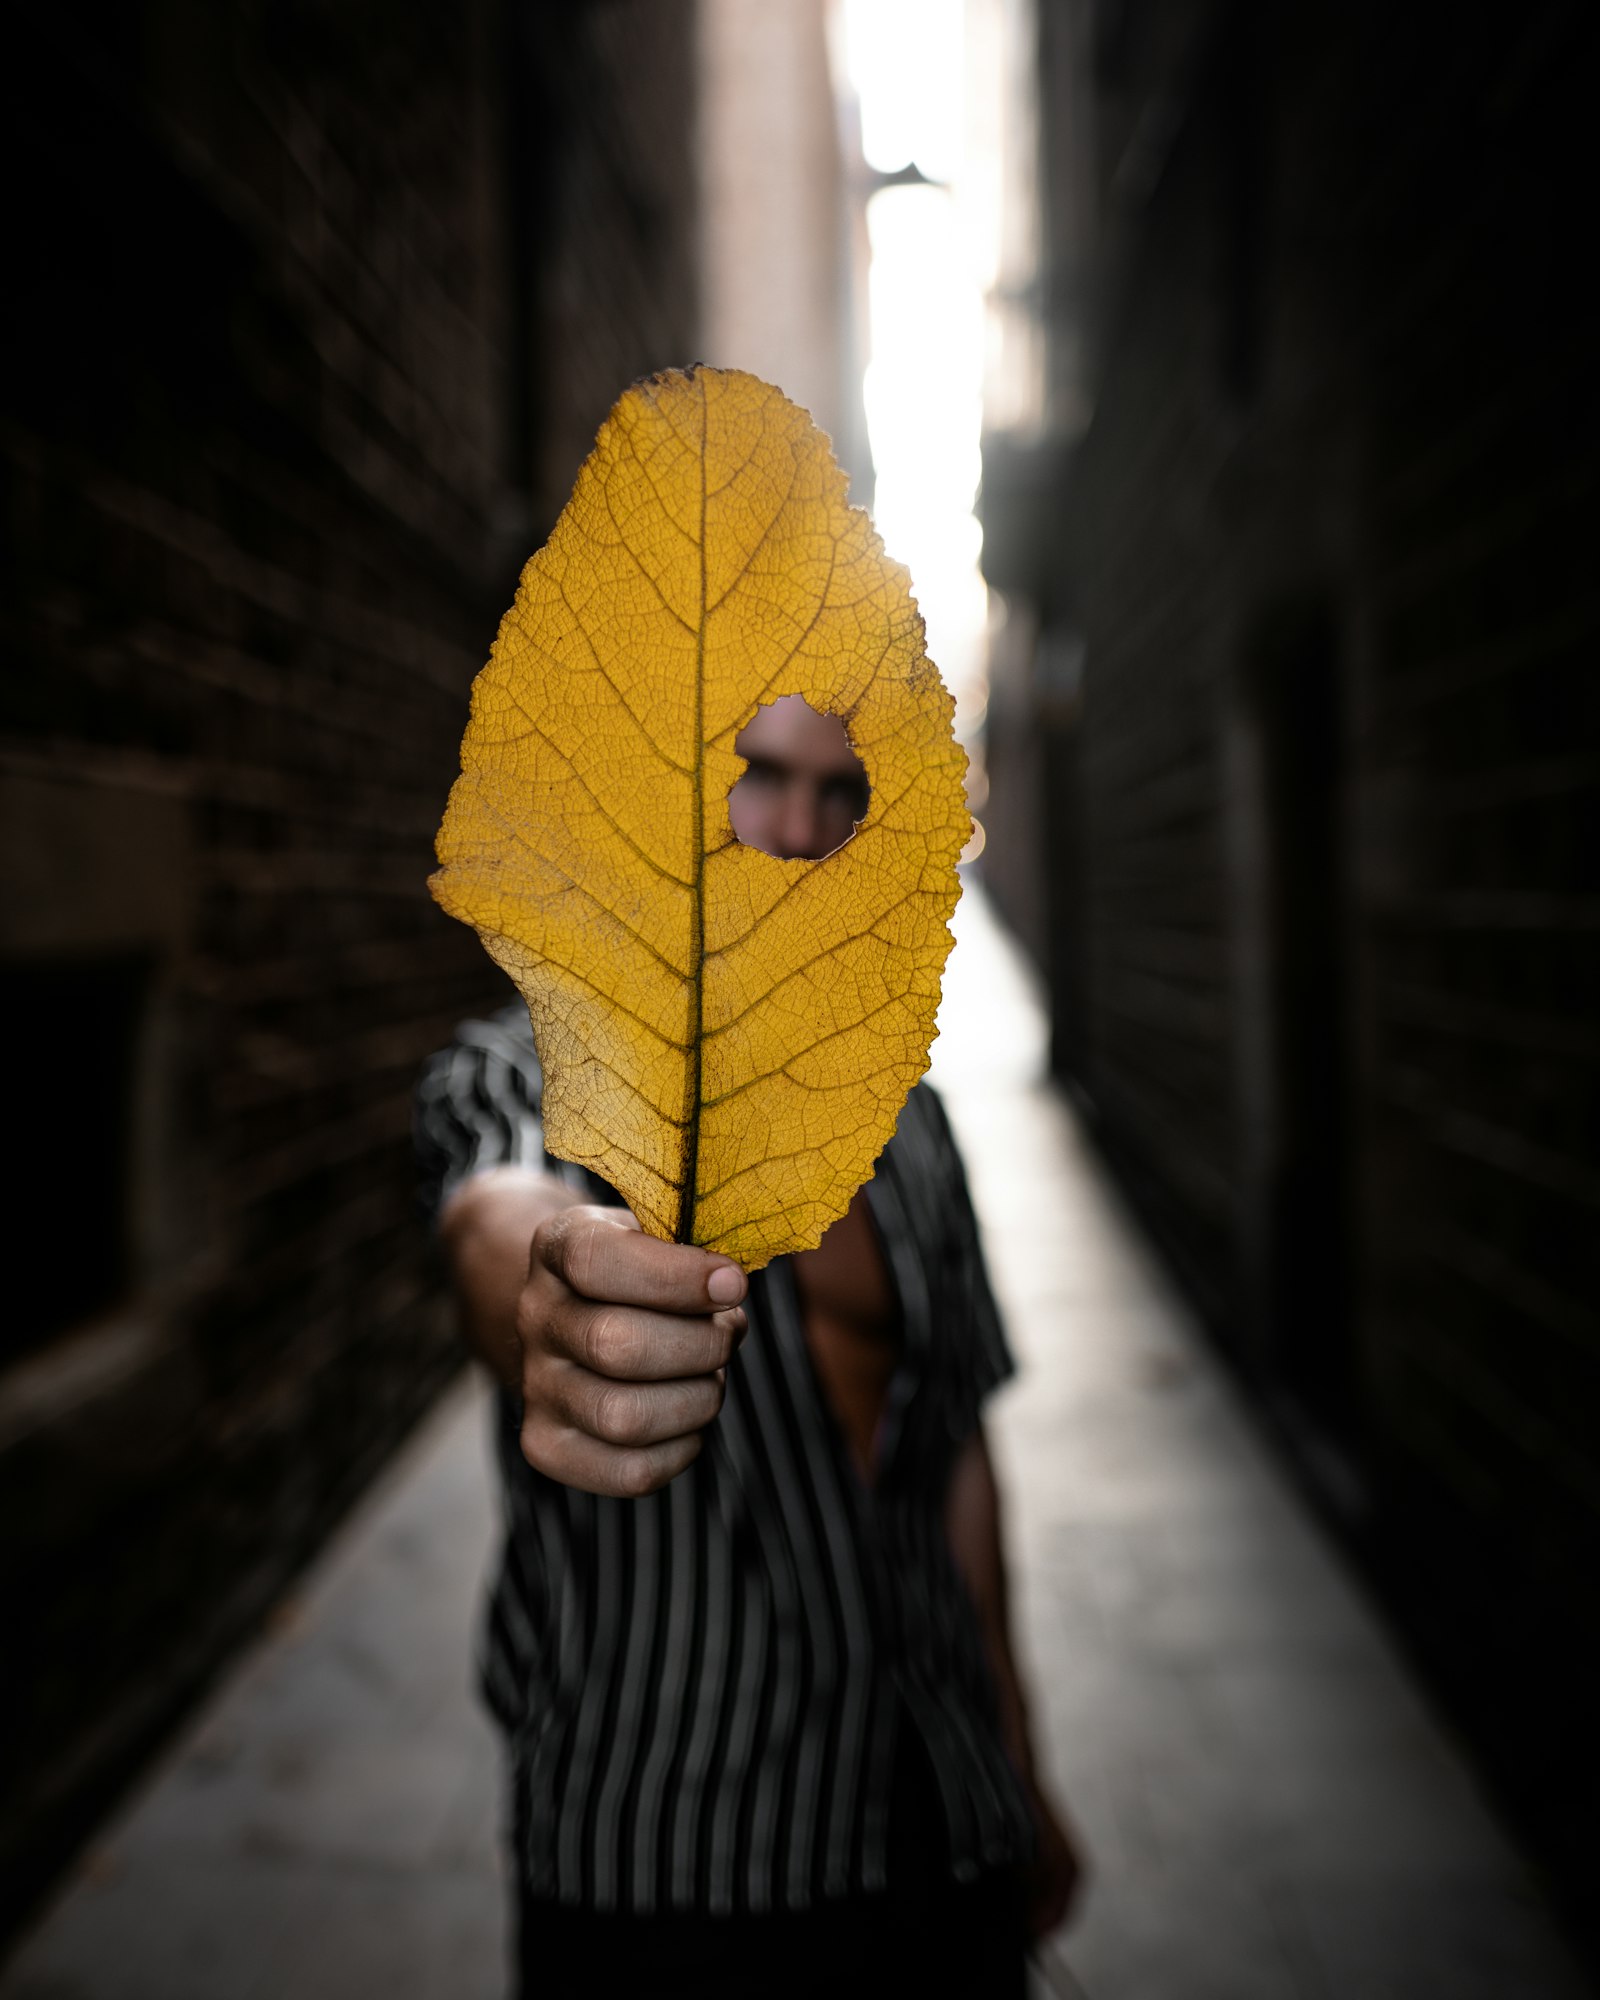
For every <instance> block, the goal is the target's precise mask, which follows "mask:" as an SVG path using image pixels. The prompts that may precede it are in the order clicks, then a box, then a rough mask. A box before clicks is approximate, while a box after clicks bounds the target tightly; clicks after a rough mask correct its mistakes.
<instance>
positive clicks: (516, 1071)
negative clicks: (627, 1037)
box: [412, 1000, 593, 1222]
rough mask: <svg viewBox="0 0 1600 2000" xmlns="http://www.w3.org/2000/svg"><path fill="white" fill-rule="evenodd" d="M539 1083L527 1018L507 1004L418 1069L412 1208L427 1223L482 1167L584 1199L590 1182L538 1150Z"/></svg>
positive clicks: (466, 1025) (471, 1024)
mask: <svg viewBox="0 0 1600 2000" xmlns="http://www.w3.org/2000/svg"><path fill="white" fill-rule="evenodd" d="M543 1089H544V1079H543V1076H542V1075H541V1073H540V1069H539V1058H538V1056H537V1054H536V1053H535V1052H534V1046H533V1030H532V1028H531V1027H530V1026H529V1023H528V1011H527V1009H526V1008H525V1007H524V1006H523V1005H522V1003H521V1001H520V1000H516V1001H512V1002H511V1004H510V1005H509V1006H506V1007H502V1008H501V1009H500V1011H499V1012H498V1013H496V1014H491V1015H490V1016H489V1017H488V1018H487V1019H486V1020H482V1021H463V1022H462V1024H461V1026H460V1027H459V1028H458V1029H457V1030H456V1034H455V1039H454V1040H453V1041H452V1042H451V1043H450V1045H449V1047H448V1048H444V1049H440V1050H439V1052H438V1053H437V1054H436V1055H433V1056H430V1057H429V1058H428V1060H427V1062H425V1063H424V1064H423V1066H422V1073H421V1075H420V1076H419V1077H418V1079H417V1089H416V1096H415V1099H414V1106H413V1119H412V1131H413V1136H414V1139H415V1144H416V1158H417V1200H418V1205H419V1206H420V1208H421V1209H422V1212H423V1214H424V1215H425V1216H426V1217H427V1218H428V1220H429V1221H430V1222H433V1221H437V1219H438V1215H439V1211H440V1210H441V1209H442V1208H443V1206H444V1204H445V1202H446V1201H448V1200H449V1198H450V1196H451V1195H452V1194H454V1192H455V1191H456V1189H457V1188H458V1187H460V1185H461V1183H462V1182H463V1181H465V1180H468V1179H470V1178H471V1176H472V1175H473V1174H481V1173H482V1172H484V1170H485V1169H486V1168H489V1167H506V1166H510V1167H534V1168H539V1169H542V1170H543V1171H545V1172H549V1173H555V1174H558V1175H560V1177H561V1178H562V1179H563V1180H569V1181H572V1182H573V1184H574V1185H575V1186H578V1187H580V1188H582V1189H583V1190H584V1191H585V1192H586V1193H587V1192H590V1191H591V1187H592V1184H593V1183H592V1177H591V1176H590V1175H587V1174H585V1173H584V1172H583V1171H582V1169H581V1168H578V1167H574V1166H570V1165H568V1164H567V1163H566V1162H565V1161H561V1160H554V1159H552V1158H551V1157H550V1156H549V1154H547V1153H546V1152H545V1149H544V1124H543V1121H542V1119H541V1118H540V1115H539V1108H540V1102H541V1099H542V1096H543Z"/></svg>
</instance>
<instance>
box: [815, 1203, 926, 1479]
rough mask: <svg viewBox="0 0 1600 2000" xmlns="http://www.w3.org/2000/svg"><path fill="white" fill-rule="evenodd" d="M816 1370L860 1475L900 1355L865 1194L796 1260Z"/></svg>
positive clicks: (894, 1311) (865, 1472)
mask: <svg viewBox="0 0 1600 2000" xmlns="http://www.w3.org/2000/svg"><path fill="white" fill-rule="evenodd" d="M794 1278H795V1288H796V1290H797V1292H798V1293H799V1297H800V1310H801V1314H802V1317H803V1319H804V1323H805V1334H806V1347H807V1350H808V1352H809V1353H810V1356H811V1364H812V1367H813V1368H814V1370H815V1371H816V1375H817V1380H818V1382H819V1383H820V1385H821V1387H822V1392H823V1395H824V1396H825V1397H826V1399H827V1401H828V1404H829V1407H830V1408H831V1409H832V1411H833V1414H834V1417H835V1419H836V1420H837V1422H838V1424H839V1428H840V1430H841V1431H842V1432H843V1434H844V1438H845V1442H846V1443H847V1445H848V1446H849V1448H850V1451H851V1455H852V1456H853V1457H854V1459H855V1461H856V1464H857V1466H858V1468H859V1469H860V1472H861V1475H862V1477H863V1478H864V1479H867V1480H869V1481H870V1479H871V1477H872V1469H873V1446H874V1442H875V1440H876V1437H877V1431H878V1426H879V1423H880V1422H881V1421H882V1417H883V1409H884V1403H885V1400H886V1398H887V1396H888V1391H889V1382H890V1379H891V1377H892V1376H893V1374H894V1369H895V1363H896V1361H897V1360H898V1359H899V1355H900V1315H899V1305H898V1301H897V1300H896V1298H895V1292H894V1286H893V1283H892V1282H891V1279H890V1276H889V1267H888V1264H887V1262H886V1260H885V1258H884V1254H883V1248H882V1245H881V1244H880V1243H879V1241H878V1233H877V1230H876V1229H875V1228H874V1227H873V1222H872V1214H871V1211H870V1209H869V1208H868V1206H867V1198H866V1195H865V1193H864V1192H861V1191H859V1190H858V1191H857V1193H856V1196H855V1199H854V1200H853V1201H852V1202H851V1204H850V1207H849V1209H848V1210H847V1211H846V1212H845V1214H844V1215H843V1216H841V1217H840V1219H839V1221H837V1222H836V1223H835V1224H834V1225H833V1227H832V1228H831V1229H830V1230H829V1231H828V1233H827V1235H826V1236H824V1237H823V1239H822V1241H821V1243H819V1244H818V1246H817V1247H816V1249H815V1250H806V1251H802V1252H800V1254H799V1255H797V1256H796V1257H795V1258H794Z"/></svg>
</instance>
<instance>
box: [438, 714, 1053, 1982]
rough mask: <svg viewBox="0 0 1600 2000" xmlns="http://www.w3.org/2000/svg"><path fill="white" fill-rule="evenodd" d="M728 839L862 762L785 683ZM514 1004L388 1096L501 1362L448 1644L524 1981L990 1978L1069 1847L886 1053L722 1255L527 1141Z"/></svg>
mask: <svg viewBox="0 0 1600 2000" xmlns="http://www.w3.org/2000/svg"><path fill="white" fill-rule="evenodd" d="M737 747H738V749H739V750H740V752H741V754H743V755H744V756H745V758H746V759H747V766H746V770H745V772H744V774H743V775H742V776H741V778H740V780H739V781H738V783H737V784H736V785H735V787H734V789H733V791H732V793H731V794H730V799H729V807H730V814H731V817H732V820H733V826H734V831H735V833H736V834H737V835H738V837H739V838H740V839H742V840H743V841H745V842H746V843H747V844H749V845H752V846H757V847H763V848H765V849H767V851H768V852H772V853H777V854H780V855H786V856H791V857H794V856H800V857H805V858H809V859H820V858H822V857H824V856H825V855H827V854H828V853H831V852H832V851H833V850H834V849H835V848H836V847H838V846H840V845H841V844H842V843H843V841H845V840H846V839H848V838H849V837H850V835H851V833H852V832H853V831H854V827H855V823H856V822H857V821H858V820H859V819H860V818H861V817H863V816H864V813H865V811H866V805H867V792H866V778H865V773H864V772H863V770H862V767H861V765H860V763H859V761H858V760H857V759H856V757H855V753H854V751H853V750H852V749H851V748H850V744H849V740H848V738H847V736H846V735H845V732H844V729H843V727H842V725H841V724H840V723H839V722H838V721H837V719H836V718H834V717H828V716H819V715H818V714H816V713H815V712H814V711H813V710H811V709H810V708H809V707H807V705H806V704H805V703H804V702H803V701H802V700H801V699H800V698H799V697H798V696H795V697H789V698H787V699H786V700H782V701H778V702H775V703H773V704H772V705H771V706H769V707H767V708H764V709H763V710H761V711H760V712H759V713H758V714H757V716H756V717H755V718H754V720H753V721H752V722H751V723H750V724H749V725H748V726H747V727H746V728H745V729H744V730H743V731H742V732H741V734H740V737H739V740H738V744H737ZM538 1100H539V1072H538V1064H537V1058H536V1056H535V1054H534V1049H533V1043H532V1036H531V1032H530V1030H529V1028H528V1024H527V1015H526V1010H525V1009H523V1008H522V1007H521V1006H520V1004H518V1005H514V1006H512V1007H510V1008H507V1009H506V1010H505V1011H504V1012H503V1013H502V1014H500V1015H498V1016H496V1017H494V1019H492V1020H490V1021H487V1022H477V1023H468V1024H466V1025H465V1026H464V1027H463V1029H462V1030H461V1031H460V1032H459V1034H458V1036H457V1039H456V1042H455V1043H454V1045H453V1046H452V1047H451V1048H450V1049H449V1050H446V1051H444V1052H442V1053H441V1054H440V1055H439V1056H437V1057H435V1058H434V1059H433V1061H432V1063H431V1064H430V1065H429V1066H428V1069H427V1070H426V1071H425V1073H424V1077H423V1080H422V1083H421V1085H420V1087H419V1097H418V1133H419V1142H420V1145H421V1150H422V1155H423V1164H424V1169H425V1173H426V1175H427V1177H428V1179H429V1182H430V1184H431V1188H432V1199H433V1201H434V1203H435V1205H436V1209H437V1215H438V1228H439V1235H440V1239H441V1242H442V1244H443V1247H444V1251H445V1254H446V1257H447V1261H448V1264H449V1268H450V1271H451V1273H452V1277H453V1281H454V1285H455V1289H456V1292H457V1295H458V1298H459V1302H460V1306H461V1311H462V1317H463V1323H464V1327H465V1331H466V1334H467V1337H468V1339H469V1341H470V1343H471V1345H472V1346H473V1347H474V1348H475V1350H476V1352H477V1353H478V1354H479V1356H480V1357H481V1358H482V1359H483V1360H484V1361H485V1362H486V1363H487V1364H488V1366H489V1367H490V1369H491V1370H492V1371H493V1372H494V1374H495V1376H496V1378H497V1380H498V1381H499V1383H500V1385H501V1387H500V1394H499V1398H498V1403H497V1420H496V1438H497V1445H498V1459H499V1464H500V1470H501V1475H502V1479H503V1484H504V1493H505V1503H506V1515H507V1535H506V1542H505V1550H504V1558H503V1562H502V1566H501V1569H500V1572H499V1576H498V1580H497V1583H496V1585H495V1587H494V1590H493V1592H492V1595H491V1600H490V1608H489V1618H488V1626H487V1633H486V1641H485V1647H484V1654H483V1663H482V1674H483V1682H484V1687H485V1691H486V1694H487V1698H488V1701H489V1704H490V1706H491V1708H492V1710H493V1712H494V1714H495V1715H496V1717H497V1718H498V1720H499V1722H500V1723H501V1725H502V1726H503V1728H504V1729H505V1731H506V1735H507V1740H508V1745H509V1752H510V1767H511V1789H512V1815H511V1831H512V1841H513V1867H514V1871H515V1877H516V1882H517V1892H518V1917H519V1936H520V1945H519V1952H518V1964H519V1972H520V1979H521V1988H520V1990H521V1992H522V1993H523V1994H524V1995H525V1996H532V1995H536V1994H537V1995H540V1996H546V1995H548V1996H562V1995H566V1994H568V1993H571V1994H574V1995H575V1994H578V1993H580V1992H581V1993H582V1994H584V1995H585V1996H595V1995H604V1994H610V1993H617V1994H623V1993H626V1994H628V1995H630V1996H644V1995H651V1994H656V1993H661V1994H669V1993H670V1994H675V1993H680V1992H681V1993H685V1994H687V1993H693V1994H696V1995H723V1994H726V1995H730V1996H732V1995H740V1996H744V1995H760V1996H767V1995H778V1996H781V1995H786V1994H789V1993H794V1994H801V1993H804V1994H806V1995H808V1996H810V1995H814V1994H815V1993H817V1992H819V1991H824V1990H827V1991H830V1992H831V1993H833V1994H836V1995H848V1994H854V1993H860V1994H869V1993H878V1992H885V1991H889V1990H899V1989H900V1988H901V1987H907V1988H908V1989H909V1990H919V1988H920V1990H921V1991H924V1992H927V1993H930V1994H939V1995H949V1996H952V2000H956V1996H961V1995H966V1994H970V1995H973V1996H982V2000H998V1996H1003V1995H1008V1994H1018V1995H1020V1994H1021V1993H1022V1991H1023V1988H1024V1980H1025V1971H1024V1953H1025V1947H1026V1942H1027V1938H1028V1936H1029V1934H1030V1933H1031V1934H1033V1935H1038V1934H1040V1933H1042V1932H1043V1931H1046V1930H1049V1929H1051V1928H1053V1927H1054V1926H1055V1925H1056V1924H1057V1923H1059V1922H1060V1921H1061V1920H1062V1918H1063V1917H1064V1915H1065V1913H1066V1910H1067V1908H1068V1905H1069V1903H1070V1901H1071V1898H1072V1895H1073V1892H1074V1888H1075V1884H1076V1881H1077V1877H1078V1872H1079V1862H1078V1858H1077V1855H1076V1852H1075V1850H1074V1846H1073V1842H1072V1839H1071V1836H1070V1834H1069V1833H1068V1832H1067V1830H1066V1828H1065V1827H1064V1825H1063V1823H1062V1820H1061V1816H1060V1814H1059V1813H1058V1811H1057V1810H1056V1808H1055V1807H1054V1806H1053V1804H1052V1803H1051V1802H1050V1800H1049V1798H1048V1797H1047V1795H1046V1793H1045V1790H1044V1788H1043V1786H1042V1785H1041V1783H1040V1780H1039V1776H1038V1773H1037V1771H1036V1769H1035V1766H1034V1760H1033V1754H1032V1749H1031V1746H1030V1742H1029V1734H1028V1725H1027V1712H1026V1706H1025V1703H1024V1699H1023V1694H1022V1689H1021V1685H1020V1682H1019V1677H1018V1674H1017V1670H1016V1666H1015V1662H1014V1660H1013V1657H1012V1649H1011V1642H1010V1637H1009V1633H1008V1629H1007V1612H1006V1591H1005V1571H1004V1563H1003V1556H1002V1550H1001V1539H1000V1524H999V1508H998V1501H997V1496H996V1487H995V1480H994V1473H993V1468H992V1465H991V1461H990V1457H989V1452H988V1448H987V1445H986V1442H985V1438H984V1432H983V1428H982V1422H981V1405H982V1403H983V1400H984V1398H985V1397H986V1395H987V1393H988V1392H989V1390H990V1389H992V1388H993V1387H994V1386H995V1384H996V1383H997V1382H999V1381H1000V1380H1001V1379H1003V1378H1004V1376H1005V1375H1006V1374H1007V1373H1008V1372H1009V1370H1010V1367H1011V1362H1010V1357H1009V1354H1008V1352H1007V1350H1006V1346H1005V1341H1004V1337H1003V1334H1002V1332H1001V1328H1000V1324H999V1319H998V1316H997V1313H996V1309H995V1306H994V1301H993V1298H992V1295H991V1292H990V1288H989V1283H988V1279H987V1276H986V1273H985V1271H984V1267H983V1261H982V1255H981V1251H980V1248H979V1244H978V1238H977V1229H976V1224H975V1221H974V1219H973V1214H972V1209H971V1204H970V1201H969V1199H968V1195H967V1190H966V1185H965V1180H964V1176H963V1172H962V1167H961V1162H960V1158H959V1155H958V1153H957V1152H956V1149H955V1145H954V1142H953V1140H952V1138H951V1136H950V1132H949V1128H948V1125H947V1123H946V1121H945V1118H944V1114H943V1111H942V1108H941V1107H940V1105H939V1103H938V1099H937V1097H936V1096H935V1095H934V1093H933V1091H932V1090H931V1089H930V1088H929V1087H928V1086H927V1085H925V1084H919V1085H918V1086H917V1087H916V1088H915V1089H914V1090H913V1091H912V1093H911V1095H910V1097H909V1098H908V1100H907V1103H906V1106H905V1109H904V1111H903V1112H902V1114H901V1118H900V1121H899V1125H898V1127H897V1129H896V1132H895V1135H894V1137H893V1138H892V1140H891V1141H890V1143H889V1145H888V1147H887V1148H886V1149H885V1151H884V1153H883V1155H882V1156H881V1158H880V1160H879V1162H878V1164H877V1168H876V1171H875V1174H874V1177H873V1178H872V1179H871V1180H870V1181H869V1182H868V1183H867V1185H866V1186H865V1187H864V1188H863V1189H862V1190H860V1191H859V1192H858V1193H857V1195H856V1196H855V1198H854V1199H853V1201H852V1202H851V1204H850V1207H849V1210H848V1211H847V1213H846V1214H845V1215H844V1216H843V1217H842V1218H841V1220H840V1221H839V1222H837V1223H836V1224H835V1225H834V1226H833V1227H832V1228H831V1229H830V1230H829V1231H828V1232H827V1234H826V1235H825V1236H824V1237H823V1239H822V1242H821V1244H820V1245H819V1246H818V1247H817V1248H816V1249H815V1250H812V1251H808V1252H805V1253H803V1254H799V1255H795V1256H792V1257H788V1258H782V1259H778V1260H776V1261H775V1262H774V1263H772V1264H770V1265H769V1266H768V1267H767V1268H766V1269H764V1270H762V1271H758V1272H755V1273H753V1274H749V1275H747V1274H746V1273H745V1272H743V1271H741V1270H740V1269H739V1268H738V1267H737V1266H736V1265H735V1264H734V1263H733V1262H731V1261H730V1260H729V1259H728V1258H726V1257H722V1256H718V1255H714V1254H711V1253H708V1252H706V1251H703V1250H700V1249H697V1248H693V1247H690V1246H686V1245H680V1244H669V1243H664V1242H660V1241H657V1240H655V1239H653V1238H650V1237H647V1236H645V1235H644V1234H643V1233H642V1232H641V1231H640V1230H639V1228H638V1226H637V1224H636V1223H635V1221H634V1219H633V1217H632V1216H631V1215H630V1214H629V1213H628V1211H627V1210H626V1209H625V1208H624V1207H622V1206H621V1205H620V1204H619V1203H618V1201H617V1197H616V1196H615V1195H614V1194H612V1193H611V1191H610V1190H609V1189H608V1188H606V1187H605V1186H604V1184H603V1183H601V1182H599V1181H597V1180H595V1179H594V1178H593V1177H592V1176H589V1175H587V1174H586V1173H584V1172H583V1171H582V1170H580V1169H578V1168H575V1167H572V1166H570V1165H567V1164H564V1163H561V1162H558V1161H554V1160H550V1159H547V1158H546V1157H545V1156H544V1154H543V1151H542V1147H541V1144H540V1136H539V1124H538Z"/></svg>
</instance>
